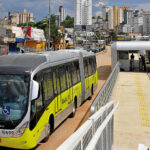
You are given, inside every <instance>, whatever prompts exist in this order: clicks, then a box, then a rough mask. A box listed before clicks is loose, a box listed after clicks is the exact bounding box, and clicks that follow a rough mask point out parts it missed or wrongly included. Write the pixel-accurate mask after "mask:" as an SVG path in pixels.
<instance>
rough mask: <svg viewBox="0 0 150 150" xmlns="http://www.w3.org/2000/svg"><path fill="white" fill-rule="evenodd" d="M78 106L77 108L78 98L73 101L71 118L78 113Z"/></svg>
mask: <svg viewBox="0 0 150 150" xmlns="http://www.w3.org/2000/svg"><path fill="white" fill-rule="evenodd" d="M75 99H76V98H75ZM76 108H77V100H75V101H74V103H73V109H72V113H71V114H70V116H69V117H70V118H73V117H74V116H75V113H76Z"/></svg>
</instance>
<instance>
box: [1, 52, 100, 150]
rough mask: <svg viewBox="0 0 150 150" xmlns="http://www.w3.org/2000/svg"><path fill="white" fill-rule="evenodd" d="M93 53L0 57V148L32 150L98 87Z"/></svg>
mask: <svg viewBox="0 0 150 150" xmlns="http://www.w3.org/2000/svg"><path fill="white" fill-rule="evenodd" d="M97 80H98V79H97V70H96V57H95V54H93V53H92V52H86V51H80V50H77V51H75V50H73V51H71V52H70V51H68V50H66V51H65V50H62V51H57V52H45V53H35V54H16V55H7V56H1V57H0V146H4V147H10V148H17V149H31V148H34V147H35V146H36V145H37V144H38V143H40V142H41V141H42V140H44V141H46V140H48V138H49V136H50V134H51V133H52V132H53V131H54V129H55V128H56V127H58V125H60V123H61V122H62V121H63V120H65V119H66V118H67V117H68V116H71V117H73V116H74V115H75V111H76V108H77V107H78V106H80V105H81V104H82V103H83V101H84V100H85V99H87V98H88V97H89V96H91V95H92V94H93V92H94V91H95V89H96V87H97Z"/></svg>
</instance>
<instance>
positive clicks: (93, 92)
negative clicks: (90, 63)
mask: <svg viewBox="0 0 150 150" xmlns="http://www.w3.org/2000/svg"><path fill="white" fill-rule="evenodd" d="M93 94H94V92H93V85H92V88H91V95H90V97H89V100H91V99H92V96H93Z"/></svg>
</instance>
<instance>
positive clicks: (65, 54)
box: [0, 50, 85, 74]
mask: <svg viewBox="0 0 150 150" xmlns="http://www.w3.org/2000/svg"><path fill="white" fill-rule="evenodd" d="M80 52H81V51H80ZM82 53H85V52H82ZM84 55H85V54H84ZM78 57H79V56H78V53H75V52H73V53H70V52H69V50H66V51H65V50H64V51H56V52H41V53H24V54H13V55H5V56H0V74H3V73H4V74H7V73H8V74H10V73H12V74H16V73H25V72H26V73H30V72H33V71H34V70H35V69H37V68H38V67H39V66H42V65H43V66H44V65H45V64H51V66H53V65H57V64H62V63H67V62H69V61H71V60H75V59H78Z"/></svg>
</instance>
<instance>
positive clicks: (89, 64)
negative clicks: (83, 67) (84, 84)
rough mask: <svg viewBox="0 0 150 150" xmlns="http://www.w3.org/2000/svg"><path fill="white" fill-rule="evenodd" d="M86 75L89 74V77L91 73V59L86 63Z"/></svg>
mask: <svg viewBox="0 0 150 150" xmlns="http://www.w3.org/2000/svg"><path fill="white" fill-rule="evenodd" d="M88 73H89V76H91V75H92V74H93V73H92V62H91V59H89V61H88Z"/></svg>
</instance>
